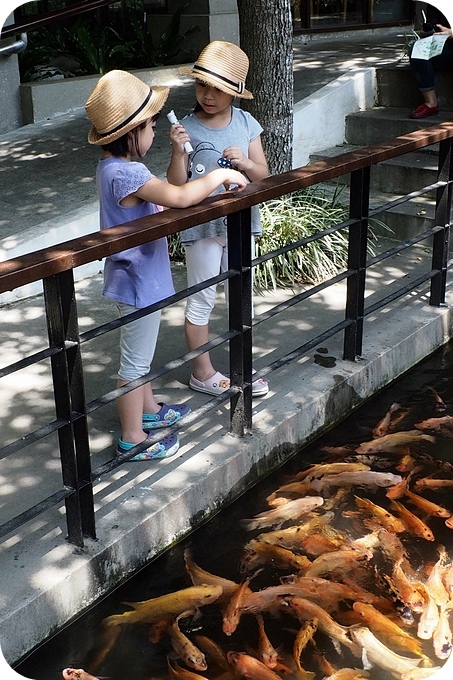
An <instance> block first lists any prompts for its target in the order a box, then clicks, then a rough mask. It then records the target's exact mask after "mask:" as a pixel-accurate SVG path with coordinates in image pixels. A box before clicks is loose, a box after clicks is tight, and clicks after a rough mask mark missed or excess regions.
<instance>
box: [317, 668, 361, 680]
mask: <svg viewBox="0 0 453 680" xmlns="http://www.w3.org/2000/svg"><path fill="white" fill-rule="evenodd" d="M369 677H370V674H369V673H368V671H364V670H361V669H360V668H340V670H338V671H335V673H332V674H331V675H329V677H328V678H324V680H367V678H369Z"/></svg>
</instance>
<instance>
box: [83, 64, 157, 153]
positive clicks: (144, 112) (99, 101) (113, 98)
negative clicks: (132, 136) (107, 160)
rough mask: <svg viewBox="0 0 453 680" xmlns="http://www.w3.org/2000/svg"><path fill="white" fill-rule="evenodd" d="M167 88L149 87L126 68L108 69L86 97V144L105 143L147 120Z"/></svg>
mask: <svg viewBox="0 0 453 680" xmlns="http://www.w3.org/2000/svg"><path fill="white" fill-rule="evenodd" d="M169 91H170V89H169V88H168V87H163V86H160V87H153V88H150V87H149V85H146V83H144V82H143V81H142V80H140V78H137V77H136V76H134V75H132V73H128V72H127V71H119V70H114V71H109V72H108V73H106V74H105V75H104V76H102V77H101V78H99V80H98V82H97V85H96V87H95V88H94V90H93V92H92V93H91V94H90V96H89V97H88V99H87V102H86V104H85V111H86V113H87V116H88V118H89V119H90V120H91V122H92V123H93V127H92V128H91V130H90V131H89V133H88V141H89V143H90V144H98V145H99V146H101V145H103V144H109V143H110V142H113V141H114V140H115V139H118V138H119V137H121V136H122V135H124V134H126V132H129V130H132V129H133V128H134V127H136V126H137V125H139V124H140V123H143V122H144V121H145V120H149V119H150V118H152V117H153V116H154V115H155V114H156V113H159V111H160V110H161V109H162V107H163V105H164V104H165V102H166V100H167V97H168V93H169Z"/></svg>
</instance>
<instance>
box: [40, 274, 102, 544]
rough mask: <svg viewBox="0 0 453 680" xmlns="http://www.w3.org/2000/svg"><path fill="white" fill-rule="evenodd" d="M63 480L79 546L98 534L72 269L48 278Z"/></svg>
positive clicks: (72, 539)
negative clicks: (67, 489) (87, 538)
mask: <svg viewBox="0 0 453 680" xmlns="http://www.w3.org/2000/svg"><path fill="white" fill-rule="evenodd" d="M43 286H44V299H45V304H46V317H47V331H48V336H49V345H50V347H56V348H60V349H61V351H60V352H58V353H56V354H54V355H53V356H52V357H51V365H52V378H53V386H54V397H55V409H56V416H57V419H59V420H61V421H63V422H64V424H63V425H62V426H61V427H60V428H59V429H58V439H59V446H60V458H61V467H62V473H63V484H64V485H65V487H68V488H70V489H73V490H74V493H72V494H70V495H69V496H68V497H67V498H66V500H65V504H66V521H67V527H68V540H69V541H70V542H71V543H74V544H76V545H78V546H80V547H82V546H83V537H84V536H89V537H91V538H96V529H95V519H94V502H93V485H92V480H91V461H90V446H89V439H88V424H87V414H86V402H85V388H84V379H83V368H82V357H81V352H80V342H79V328H78V319H77V305H76V299H75V289H74V276H73V270H72V269H70V270H67V271H64V272H62V273H61V274H57V275H55V276H50V277H48V278H45V279H43Z"/></svg>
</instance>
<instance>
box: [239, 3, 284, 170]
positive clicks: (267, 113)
mask: <svg viewBox="0 0 453 680" xmlns="http://www.w3.org/2000/svg"><path fill="white" fill-rule="evenodd" d="M237 4H238V12H239V34H240V43H241V48H242V49H243V50H244V52H245V53H246V54H247V56H248V57H249V59H250V69H249V74H248V77H247V89H249V90H251V92H252V93H253V99H252V100H250V101H249V100H242V107H243V108H244V109H246V110H247V111H249V112H250V113H251V114H252V115H253V116H254V117H255V118H256V119H257V120H258V121H259V122H260V123H261V125H262V127H263V128H264V133H263V148H264V152H265V154H266V158H267V160H268V163H269V169H270V172H271V174H278V173H281V172H286V171H287V170H291V167H292V142H293V101H294V88H293V48H292V38H293V26H292V21H291V0H237Z"/></svg>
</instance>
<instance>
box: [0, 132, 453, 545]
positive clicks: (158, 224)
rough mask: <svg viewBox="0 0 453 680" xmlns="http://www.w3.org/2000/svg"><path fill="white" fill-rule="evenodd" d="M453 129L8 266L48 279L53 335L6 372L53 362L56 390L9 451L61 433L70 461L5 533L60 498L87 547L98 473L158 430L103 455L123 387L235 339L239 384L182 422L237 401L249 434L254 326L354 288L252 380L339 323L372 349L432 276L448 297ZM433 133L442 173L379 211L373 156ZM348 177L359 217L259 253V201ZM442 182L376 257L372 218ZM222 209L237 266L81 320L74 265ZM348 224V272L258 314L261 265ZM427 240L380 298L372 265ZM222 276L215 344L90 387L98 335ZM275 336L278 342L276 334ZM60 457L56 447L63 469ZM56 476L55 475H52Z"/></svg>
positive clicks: (324, 164) (239, 425)
mask: <svg viewBox="0 0 453 680" xmlns="http://www.w3.org/2000/svg"><path fill="white" fill-rule="evenodd" d="M452 139H453V123H450V124H449V123H444V124H442V125H438V126H436V127H433V128H430V129H428V130H419V131H416V132H413V133H410V134H408V135H404V136H402V137H398V138H395V139H393V140H388V141H387V142H384V143H381V144H376V145H373V146H370V147H366V148H364V149H360V150H358V151H355V152H351V153H345V154H343V155H341V156H338V157H337V158H335V159H332V160H328V161H319V162H317V163H313V164H312V165H310V166H307V167H303V168H298V169H296V170H293V171H290V172H287V173H284V174H282V175H278V176H275V177H270V178H267V179H265V180H261V181H259V182H256V183H253V184H252V185H250V186H248V187H247V189H246V190H245V191H244V192H242V193H240V194H235V193H234V192H232V193H229V194H228V195H221V196H220V197H216V198H212V199H207V200H206V201H204V202H203V203H202V204H200V205H198V206H194V207H192V208H188V209H186V210H167V211H165V212H163V213H159V214H158V215H154V216H150V217H149V218H144V219H142V220H136V221H133V222H129V223H127V224H124V225H121V226H118V227H113V228H111V229H108V230H104V231H102V232H96V233H93V234H89V235H87V236H84V237H81V238H78V239H73V240H71V241H66V242H64V243H60V244H56V245H55V246H53V247H51V248H47V249H45V250H41V251H37V252H33V253H29V254H26V255H24V256H22V257H19V258H16V259H15V260H8V261H6V262H3V263H2V264H0V293H1V292H5V291H7V290H13V289H15V288H17V287H19V286H22V285H24V284H27V283H31V282H34V281H39V280H42V282H43V290H44V305H45V318H46V324H47V335H48V343H47V344H46V346H45V347H44V346H42V347H35V346H34V343H33V342H30V343H29V349H28V350H27V351H26V352H24V353H23V355H22V357H21V358H19V359H15V360H13V361H11V362H9V363H8V364H7V365H5V366H3V368H2V369H0V378H3V379H4V380H7V379H9V380H14V379H15V377H16V376H18V375H20V374H21V372H22V371H25V370H27V369H32V370H34V371H37V372H45V373H46V379H47V393H46V398H45V399H43V400H42V401H43V402H44V408H42V406H41V400H40V405H39V407H37V405H36V401H35V400H33V399H32V398H31V397H30V400H29V401H30V408H31V409H33V411H34V412H35V413H36V419H37V420H39V425H38V426H37V427H34V428H33V429H30V428H26V427H24V432H25V433H24V432H23V433H22V434H21V436H19V437H18V438H16V439H14V440H11V441H8V442H7V443H6V444H5V445H4V446H3V447H2V448H1V449H0V459H2V460H8V461H17V460H21V461H23V460H24V459H26V458H27V457H28V456H30V455H36V454H37V453H39V451H40V449H42V447H43V442H49V441H51V442H52V444H51V448H52V450H53V451H54V452H56V451H58V459H59V464H60V470H61V478H60V482H59V483H55V486H54V487H52V486H51V485H49V484H48V483H47V475H46V471H45V470H42V471H41V472H40V477H41V481H42V487H43V489H42V494H41V498H40V499H39V500H38V501H37V502H34V503H33V505H32V506H30V507H24V508H23V511H22V512H20V513H19V514H18V515H16V516H15V517H12V518H9V519H7V521H5V522H4V523H3V524H2V525H1V526H0V536H6V535H7V534H8V533H10V532H12V531H14V530H15V529H18V528H19V527H20V526H22V525H23V524H24V523H26V522H28V521H30V519H33V518H36V517H38V516H39V515H41V514H42V513H44V512H46V511H49V510H51V509H52V508H55V507H59V506H61V505H62V503H63V502H64V505H65V510H66V522H67V532H68V539H69V541H70V542H71V543H74V544H75V545H77V546H80V547H81V546H83V542H84V537H91V538H95V537H96V512H95V502H94V496H93V480H94V479H96V480H102V479H103V478H104V477H105V476H106V475H108V474H111V473H112V472H114V471H115V470H117V469H118V470H119V469H120V467H121V466H122V465H123V463H124V462H126V461H128V460H129V459H130V458H131V457H133V456H134V455H135V454H136V453H137V452H139V451H141V450H142V449H144V448H145V446H149V443H150V441H149V440H148V441H147V443H146V444H140V445H137V446H136V447H134V448H133V449H131V450H130V452H128V453H127V454H122V455H121V456H117V457H113V458H112V457H111V456H110V457H108V455H107V456H103V457H101V458H102V459H100V457H99V456H96V457H93V452H92V446H93V440H94V437H93V433H92V432H90V428H91V423H92V421H93V419H96V418H98V414H99V413H104V412H105V411H109V412H110V413H111V412H112V408H113V405H114V402H115V400H116V398H117V397H118V396H119V395H120V394H124V393H125V392H127V391H130V390H132V389H134V388H135V387H137V386H138V385H141V384H144V383H146V382H148V381H150V380H159V379H163V378H166V379H167V376H169V375H170V374H172V373H173V372H175V371H176V372H177V371H180V370H183V369H184V368H185V367H186V365H187V364H188V363H189V362H190V361H191V359H192V358H193V357H194V356H196V355H198V354H201V353H203V352H204V351H206V350H208V349H209V350H222V351H225V350H226V349H227V350H228V363H229V366H228V370H229V375H230V379H231V388H230V390H229V391H228V392H227V393H226V394H224V395H222V396H219V397H215V398H213V399H210V400H209V401H207V402H204V403H203V404H201V405H200V406H199V407H198V408H196V409H195V410H193V412H192V414H191V415H190V416H189V417H188V418H187V419H185V420H184V424H181V425H180V426H179V427H176V428H175V430H176V431H178V429H181V428H185V427H187V426H188V425H190V424H191V423H194V422H196V421H199V420H203V419H209V417H210V414H211V413H212V412H213V411H214V410H219V409H223V408H226V409H229V430H230V432H231V433H232V434H233V435H235V436H238V437H242V436H244V434H246V433H249V432H251V431H252V428H253V414H252V388H251V382H252V353H253V342H252V336H253V337H254V336H255V335H256V334H257V333H259V332H260V327H261V326H262V325H265V324H272V323H273V324H274V325H275V326H276V325H277V323H276V319H280V318H282V316H283V315H284V314H288V313H289V314H291V310H293V309H295V308H296V307H297V305H300V303H302V302H304V301H306V300H307V299H309V298H310V299H315V298H316V296H320V295H322V294H323V293H324V291H326V290H328V289H329V288H331V287H332V286H337V285H338V284H340V283H341V284H343V285H344V286H345V289H346V296H345V300H344V303H343V305H342V307H341V310H339V312H338V314H337V318H336V320H335V322H334V323H330V325H329V326H326V327H325V328H321V330H319V326H316V329H317V330H316V334H315V331H313V332H309V333H307V335H306V337H304V339H303V340H304V341H303V342H302V344H298V343H297V338H295V341H294V344H295V345H296V346H294V347H291V348H290V349H289V350H287V351H284V352H283V353H281V352H280V353H278V354H276V356H273V355H271V354H270V353H269V355H268V357H267V363H266V365H264V364H263V365H262V366H260V367H259V370H258V374H257V376H254V379H255V377H260V376H262V377H264V376H267V375H270V374H271V373H272V372H273V371H275V370H277V369H278V368H280V367H282V366H285V365H287V364H291V362H294V361H296V360H298V359H300V358H301V357H303V356H304V355H306V354H307V352H309V351H311V350H313V349H314V348H316V347H318V346H320V345H322V344H324V343H326V341H328V340H329V339H330V338H332V337H334V336H336V335H338V334H340V333H342V334H343V358H344V359H346V360H349V361H355V360H356V359H357V358H358V357H360V355H361V353H362V344H363V329H364V323H365V320H366V317H367V316H369V315H372V314H373V315H374V314H376V313H379V311H380V310H381V309H383V308H385V307H387V306H389V305H391V304H392V303H394V302H395V301H396V300H398V299H400V298H401V297H402V296H404V295H407V294H408V293H410V292H411V291H413V290H415V289H416V288H417V287H418V286H420V285H421V284H423V283H426V282H429V284H430V300H429V302H430V304H431V305H435V306H440V305H442V304H444V301H445V287H446V276H447V269H448V245H449V228H450V224H451V215H452V182H453V161H452ZM435 143H438V144H439V165H438V178H437V181H436V182H435V183H433V184H431V185H429V186H427V187H422V188H420V187H415V188H414V191H413V192H411V193H410V194H407V195H405V196H400V197H399V198H398V199H395V200H394V201H392V202H389V203H387V204H385V205H381V206H379V207H376V206H373V209H372V210H370V207H369V205H370V176H371V172H372V168H373V166H375V165H377V164H378V163H381V162H383V161H385V160H387V159H389V158H396V157H398V156H401V155H404V154H406V153H410V152H412V151H414V150H416V149H421V148H424V147H426V146H430V145H432V144H435ZM344 175H348V176H349V180H350V181H349V218H348V219H347V220H346V221H344V222H342V223H340V224H333V225H332V226H331V227H329V228H328V229H326V230H324V231H323V232H318V233H316V234H314V235H313V236H310V237H308V238H304V239H302V240H300V241H298V242H295V243H291V244H289V245H287V246H285V247H284V248H281V249H279V250H276V251H273V252H271V253H267V254H265V255H263V256H261V257H260V258H256V259H254V260H252V259H251V249H250V243H251V227H250V208H251V206H253V205H256V204H259V203H262V202H264V201H267V200H270V199H274V198H276V197H279V196H282V195H285V194H289V193H291V192H294V191H297V190H300V189H304V188H307V187H311V186H315V185H317V184H320V183H323V182H326V181H331V180H333V179H335V178H338V177H341V176H344ZM433 192H434V194H435V196H436V209H435V217H434V220H433V226H432V227H431V228H430V229H427V230H425V231H423V233H421V234H418V235H416V236H414V237H412V238H410V239H407V240H406V241H404V242H400V243H397V244H395V245H393V246H392V247H391V248H389V249H387V250H385V251H383V252H380V253H378V254H377V255H375V256H374V257H371V258H370V257H367V239H368V237H369V231H368V229H369V219H370V217H373V216H376V215H379V214H381V213H382V212H383V211H385V210H389V209H392V208H393V207H395V206H396V205H400V204H401V203H403V202H406V201H409V200H411V199H412V198H414V196H420V197H421V196H424V195H426V194H432V193H433ZM224 215H226V216H227V224H228V243H229V269H228V271H227V272H225V273H224V274H221V275H219V276H217V277H214V278H212V279H210V280H209V281H207V282H204V283H203V284H200V285H198V286H194V287H192V288H190V289H188V288H185V287H184V286H181V287H180V288H179V289H178V290H177V292H176V294H175V295H173V296H171V297H170V298H167V299H165V300H162V301H161V302H159V303H157V304H154V305H151V306H150V307H147V308H145V309H143V310H140V311H139V312H135V313H134V314H133V315H129V317H123V318H122V319H111V318H110V319H109V320H107V321H105V322H103V323H100V324H99V323H97V324H94V325H91V323H90V327H89V328H88V329H86V330H81V323H80V319H79V300H78V296H79V295H80V294H79V293H78V292H77V290H76V286H75V283H74V276H73V271H74V269H75V268H76V267H78V266H81V265H83V264H86V263H88V262H92V261H94V260H100V259H102V258H104V257H105V256H107V255H109V254H112V253H115V252H120V251H122V250H125V249H128V248H131V247H134V246H137V245H140V244H142V243H145V242H147V241H150V240H153V239H157V238H160V237H162V236H168V235H170V234H174V233H177V232H178V231H182V230H184V229H186V228H188V227H191V226H194V225H196V224H200V223H202V222H206V221H209V220H210V219H213V218H215V217H219V216H224ZM339 230H344V231H347V233H348V237H349V246H348V265H347V267H346V268H345V269H344V271H339V272H338V274H337V275H336V276H334V277H332V278H330V279H329V280H327V281H324V282H323V283H320V284H318V285H314V286H307V287H306V288H305V287H304V289H302V290H300V291H297V292H295V293H294V294H292V295H291V296H288V297H287V299H286V300H285V301H283V302H279V303H278V304H276V305H274V306H268V307H267V308H266V309H265V310H264V311H262V312H261V313H260V314H255V316H254V317H253V318H252V299H251V291H252V273H253V268H254V267H255V266H257V265H258V264H260V263H262V262H264V261H266V260H267V259H271V258H275V257H278V256H280V255H281V254H282V253H284V252H286V251H289V250H294V249H296V248H303V247H304V246H305V245H306V244H307V243H308V242H309V241H311V240H322V239H323V238H325V237H326V236H329V235H330V234H332V233H334V232H335V231H339ZM420 244H424V245H425V246H426V244H429V247H430V250H431V256H430V259H431V262H430V265H429V266H427V267H425V268H424V269H423V270H422V271H418V272H414V276H412V277H409V278H408V280H406V281H404V282H403V285H400V284H399V282H398V285H394V286H392V287H391V288H387V287H386V286H382V289H383V290H381V291H380V294H379V295H378V296H376V295H373V296H371V298H369V297H368V294H369V289H368V287H367V277H369V276H372V275H373V274H372V272H373V268H374V267H375V266H376V265H379V266H380V267H381V271H382V265H383V263H385V262H386V261H388V260H389V259H390V258H392V257H393V256H394V255H395V254H399V253H404V252H405V251H407V250H409V249H411V248H414V247H417V246H419V245H420ZM224 281H228V286H229V299H230V304H229V308H228V322H227V323H226V320H223V321H224V322H225V323H224V327H223V329H222V330H220V332H218V333H217V335H216V336H215V337H214V338H213V339H212V340H211V341H210V342H209V343H207V344H206V345H204V346H203V347H202V348H199V349H198V350H197V351H195V352H187V351H185V349H184V348H183V347H182V346H181V351H180V353H178V354H176V356H172V357H171V360H170V361H167V362H166V363H165V362H164V363H162V364H159V363H158V362H155V367H153V369H152V371H151V372H150V373H149V374H147V375H145V376H143V377H142V378H141V379H140V380H137V381H134V382H133V383H130V384H128V385H127V386H125V387H123V388H121V389H120V390H118V389H117V390H110V391H109V392H106V393H104V394H101V395H90V396H89V397H88V398H87V394H86V387H85V383H86V382H88V381H87V379H86V378H87V370H93V365H91V366H90V364H88V366H90V368H89V369H88V368H87V365H86V361H87V357H89V353H90V347H91V346H92V344H91V343H93V342H96V340H99V339H100V338H102V337H104V336H108V337H109V338H110V337H114V335H115V334H116V333H117V332H118V329H119V327H120V326H121V325H122V324H124V323H128V322H129V321H130V320H132V319H133V318H137V317H139V316H142V315H144V314H148V313H151V312H153V311H155V310H157V309H164V310H166V309H171V308H172V307H174V306H178V305H179V306H181V305H182V304H183V303H184V301H185V299H186V298H187V297H188V296H189V295H190V294H191V293H193V292H195V290H199V289H201V288H204V287H207V286H208V285H212V284H214V283H216V284H217V283H221V282H224ZM93 321H95V314H93ZM273 341H274V342H276V343H278V338H277V336H276V335H275V334H274V335H273ZM110 344H111V346H112V347H113V346H116V345H115V343H114V342H113V341H112V342H111V343H110ZM105 363H106V365H110V363H111V362H110V357H105ZM44 367H45V368H44ZM51 399H52V402H53V403H52V405H51V403H50V402H51ZM38 412H39V418H38ZM51 412H52V413H51ZM11 416H13V413H11ZM110 417H112V416H110ZM161 436H162V435H160V434H156V435H153V437H151V440H152V441H155V440H156V441H157V440H158V439H159V438H160V437H161ZM55 463H56V457H55V456H54V460H53V466H54V468H55ZM55 479H56V477H55V475H54V482H55ZM61 481H62V483H61Z"/></svg>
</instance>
